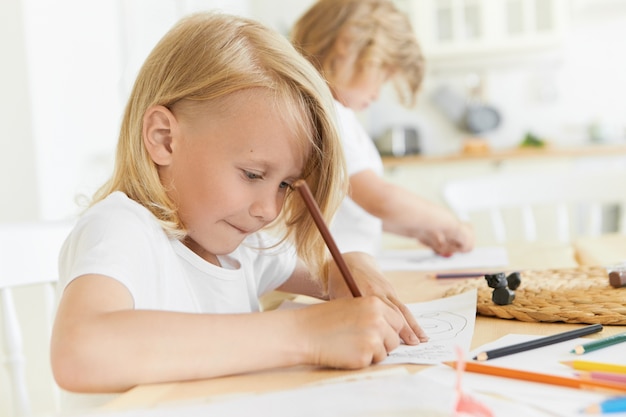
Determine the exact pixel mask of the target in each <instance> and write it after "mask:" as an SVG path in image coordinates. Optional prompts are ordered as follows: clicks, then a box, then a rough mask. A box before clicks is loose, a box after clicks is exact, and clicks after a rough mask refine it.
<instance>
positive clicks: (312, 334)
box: [294, 296, 404, 369]
mask: <svg viewBox="0 0 626 417" xmlns="http://www.w3.org/2000/svg"><path fill="white" fill-rule="evenodd" d="M294 313H296V314H297V316H298V318H299V320H301V321H300V323H299V328H300V329H302V330H303V334H304V336H303V338H302V339H300V341H302V342H304V343H306V344H305V346H303V349H304V350H305V352H306V355H307V360H306V362H308V363H311V364H313V365H318V366H328V367H333V368H345V369H358V368H363V367H366V366H368V365H370V364H372V363H376V362H380V361H382V360H383V359H385V358H386V357H387V355H388V353H389V352H391V351H392V350H393V349H395V348H396V347H397V346H398V345H399V344H400V336H399V332H400V330H401V329H402V328H403V326H404V319H403V317H402V315H401V314H400V313H399V312H398V311H397V310H394V309H392V308H391V307H390V306H388V305H387V304H385V303H384V302H383V301H382V300H381V299H380V298H378V297H374V296H367V297H358V298H345V299H339V300H333V301H329V302H326V303H322V304H316V305H313V306H311V307H307V308H303V309H300V310H296V311H294Z"/></svg>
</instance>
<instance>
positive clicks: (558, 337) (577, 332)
mask: <svg viewBox="0 0 626 417" xmlns="http://www.w3.org/2000/svg"><path fill="white" fill-rule="evenodd" d="M600 330H602V325H601V324H592V325H589V326H585V327H580V328H578V329H574V330H570V331H567V332H563V333H557V334H553V335H552V336H547V337H541V338H539V339H534V340H529V341H528V342H522V343H517V344H515V345H511V346H505V347H502V348H498V349H493V350H489V351H486V352H481V353H479V354H478V355H476V356H475V357H474V359H476V360H479V361H486V360H488V359H494V358H499V357H501V356H506V355H511V354H513V353H518V352H525V351H527V350H531V349H536V348H540V347H543V346H547V345H552V344H555V343H560V342H564V341H566V340H570V339H575V338H577V337H581V336H585V335H588V334H591V333H596V332H599V331H600Z"/></svg>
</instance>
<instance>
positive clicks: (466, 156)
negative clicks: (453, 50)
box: [383, 143, 626, 168]
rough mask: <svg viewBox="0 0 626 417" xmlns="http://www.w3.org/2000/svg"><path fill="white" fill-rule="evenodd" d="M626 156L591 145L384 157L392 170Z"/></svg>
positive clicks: (622, 149)
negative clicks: (479, 162)
mask: <svg viewBox="0 0 626 417" xmlns="http://www.w3.org/2000/svg"><path fill="white" fill-rule="evenodd" d="M615 155H626V144H622V143H620V144H610V145H608V144H606V145H604V144H589V145H585V146H572V147H569V146H551V145H547V146H545V147H543V148H511V149H505V150H491V151H489V152H482V153H462V152H458V153H453V154H446V155H408V156H403V157H394V156H383V164H384V165H385V167H388V168H391V167H396V166H402V165H411V164H417V163H419V164H429V163H442V162H444V163H445V162H467V161H488V162H500V161H505V160H510V159H520V158H546V157H552V158H554V157H595V156H615Z"/></svg>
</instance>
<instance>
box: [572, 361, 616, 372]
mask: <svg viewBox="0 0 626 417" xmlns="http://www.w3.org/2000/svg"><path fill="white" fill-rule="evenodd" d="M561 363H562V364H563V365H567V366H569V367H570V368H573V369H576V370H577V371H601V372H613V373H616V374H626V365H619V364H616V363H608V362H593V361H581V360H573V361H563V362H561Z"/></svg>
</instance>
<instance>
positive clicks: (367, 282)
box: [328, 252, 428, 345]
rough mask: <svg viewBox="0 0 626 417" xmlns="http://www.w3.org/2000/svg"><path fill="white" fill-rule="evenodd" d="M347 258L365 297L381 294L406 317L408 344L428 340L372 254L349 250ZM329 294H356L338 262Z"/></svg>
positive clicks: (404, 333)
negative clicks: (350, 288)
mask: <svg viewBox="0 0 626 417" xmlns="http://www.w3.org/2000/svg"><path fill="white" fill-rule="evenodd" d="M343 257H344V259H345V261H346V264H347V265H348V269H350V272H351V274H352V277H353V278H354V281H355V282H356V285H357V287H359V290H360V291H361V294H362V295H363V296H367V295H375V296H377V297H378V298H380V299H381V300H382V301H384V302H385V304H387V305H388V306H389V307H391V308H393V309H394V310H395V311H396V312H398V313H400V314H401V315H402V317H404V325H403V326H402V328H401V330H400V333H399V334H400V337H401V338H402V340H403V341H404V343H406V344H407V345H417V344H419V343H420V342H426V341H428V336H426V333H425V332H424V330H422V328H421V327H420V326H419V324H418V323H417V320H416V319H415V317H414V316H413V314H412V313H411V311H410V310H409V309H408V308H407V306H406V305H404V303H402V302H401V301H400V300H399V299H398V296H397V294H396V291H395V289H394V288H393V286H392V285H391V283H390V282H389V281H387V279H386V278H385V277H384V276H383V274H382V272H381V271H380V269H379V268H378V265H377V264H376V260H375V259H374V258H373V257H372V256H370V255H368V254H366V253H362V252H348V253H345V254H343ZM328 295H329V298H330V299H331V300H332V299H337V298H344V297H352V295H351V294H350V290H349V289H348V286H347V284H346V282H345V280H344V279H343V276H342V275H341V272H340V271H339V268H337V266H336V264H335V263H334V262H333V263H332V264H331V266H330V273H329V278H328Z"/></svg>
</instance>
